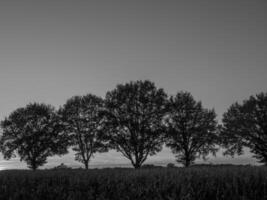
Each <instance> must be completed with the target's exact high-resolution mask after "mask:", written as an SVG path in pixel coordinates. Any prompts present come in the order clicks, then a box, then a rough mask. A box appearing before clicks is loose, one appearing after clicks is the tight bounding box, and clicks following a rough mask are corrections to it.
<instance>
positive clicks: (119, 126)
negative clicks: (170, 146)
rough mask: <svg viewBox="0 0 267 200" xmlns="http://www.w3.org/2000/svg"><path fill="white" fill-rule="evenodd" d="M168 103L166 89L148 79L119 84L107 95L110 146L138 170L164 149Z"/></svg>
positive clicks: (107, 122) (106, 114) (107, 128)
mask: <svg viewBox="0 0 267 200" xmlns="http://www.w3.org/2000/svg"><path fill="white" fill-rule="evenodd" d="M166 101H167V95H166V94H165V92H164V91H163V89H157V88H156V86H155V85H154V83H152V82H150V81H148V80H146V81H136V82H130V83H126V84H124V85H123V84H119V85H117V87H116V89H114V90H112V91H110V92H108V93H107V95H106V100H105V105H106V113H105V116H106V126H105V127H106V130H107V133H108V138H109V141H110V145H111V147H112V148H114V149H116V150H117V151H119V152H121V153H122V154H123V156H125V157H126V158H127V159H129V160H130V161H131V164H132V165H133V166H134V168H140V167H141V165H142V164H143V163H144V161H145V160H146V159H147V157H148V155H151V156H152V155H154V154H156V153H157V152H159V151H160V150H161V148H162V144H163V137H162V133H163V125H162V119H163V116H164V115H165V105H166Z"/></svg>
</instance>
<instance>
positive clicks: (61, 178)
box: [0, 167, 267, 200]
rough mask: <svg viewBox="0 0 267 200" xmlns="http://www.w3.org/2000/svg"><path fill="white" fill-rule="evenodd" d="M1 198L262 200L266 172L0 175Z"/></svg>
mask: <svg viewBox="0 0 267 200" xmlns="http://www.w3.org/2000/svg"><path fill="white" fill-rule="evenodd" d="M0 199H1V200H5V199H9V200H13V199H19V200H24V199H25V200H29V199H34V200H38V199H46V200H49V199H54V200H63V199H64V200H70V199H89V200H90V199H95V200H104V199H110V200H113V199H114V200H129V199H133V200H142V199H143V200H150V199H155V200H161V199H165V200H171V199H173V200H174V199H175V200H179V199H181V200H182V199H183V200H191V199H194V200H208V199H212V200H222V199H225V200H231V199H240V200H248V199H251V200H252V199H253V200H257V199H258V200H264V199H267V168H266V167H192V168H190V169H181V168H177V169H142V170H133V169H102V170H89V171H85V170H61V171H57V170H41V171H36V172H32V171H27V170H22V171H13V170H12V171H1V172H0Z"/></svg>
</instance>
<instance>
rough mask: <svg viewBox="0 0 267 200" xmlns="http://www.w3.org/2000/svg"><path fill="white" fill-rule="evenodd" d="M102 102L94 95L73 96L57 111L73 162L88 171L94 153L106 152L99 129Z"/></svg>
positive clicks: (101, 132) (106, 148)
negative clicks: (71, 148) (72, 153)
mask: <svg viewBox="0 0 267 200" xmlns="http://www.w3.org/2000/svg"><path fill="white" fill-rule="evenodd" d="M103 106H104V101H103V100H102V99H101V98H100V97H97V96H95V95H91V94H88V95H85V96H75V97H72V98H71V99H69V100H68V101H67V102H66V104H65V105H64V106H63V108H61V109H60V110H59V115H60V116H61V119H62V121H63V123H64V129H65V131H66V133H67V134H68V135H69V137H70V139H71V145H72V146H73V150H74V151H75V152H76V154H75V160H77V161H79V162H82V163H83V164H84V166H85V168H86V169H88V166H89V161H90V159H91V158H92V156H93V154H95V153H96V152H106V151H107V150H108V146H107V144H106V142H105V140H104V138H103V137H102V136H103V131H102V129H101V124H102V122H101V121H102V116H101V115H100V112H101V111H102V110H103Z"/></svg>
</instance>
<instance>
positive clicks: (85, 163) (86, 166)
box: [84, 161, 89, 170]
mask: <svg viewBox="0 0 267 200" xmlns="http://www.w3.org/2000/svg"><path fill="white" fill-rule="evenodd" d="M84 167H85V169H86V170H88V169H89V164H88V162H86V161H85V162H84Z"/></svg>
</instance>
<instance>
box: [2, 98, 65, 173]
mask: <svg viewBox="0 0 267 200" xmlns="http://www.w3.org/2000/svg"><path fill="white" fill-rule="evenodd" d="M1 127H2V129H3V134H2V136H1V139H0V149H1V152H2V153H3V155H4V158H5V159H10V158H12V157H15V156H16V154H17V155H18V156H19V157H20V159H21V161H22V160H23V161H25V162H26V163H27V165H28V166H29V168H31V169H33V170H36V169H37V168H38V167H39V166H42V165H44V164H45V163H46V160H47V157H49V156H53V155H56V154H57V155H62V154H65V153H67V139H66V137H65V136H64V134H63V132H62V127H61V124H60V123H59V121H58V116H57V115H56V114H55V112H54V108H53V107H52V106H50V105H45V104H39V103H33V104H28V105H27V106H26V107H24V108H18V109H17V110H15V111H14V112H12V113H11V114H10V115H9V117H7V118H5V120H3V121H2V122H1Z"/></svg>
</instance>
